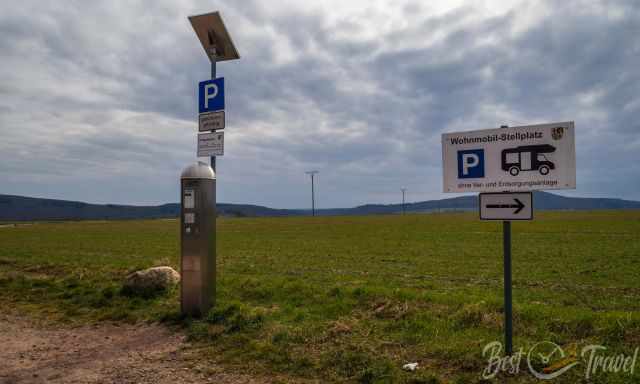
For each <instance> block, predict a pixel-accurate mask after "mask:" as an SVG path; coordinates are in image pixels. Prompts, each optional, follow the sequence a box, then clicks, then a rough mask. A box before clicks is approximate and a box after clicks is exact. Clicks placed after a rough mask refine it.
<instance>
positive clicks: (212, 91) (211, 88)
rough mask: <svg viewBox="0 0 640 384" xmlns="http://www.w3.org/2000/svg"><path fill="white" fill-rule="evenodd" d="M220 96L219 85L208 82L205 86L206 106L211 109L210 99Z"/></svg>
mask: <svg viewBox="0 0 640 384" xmlns="http://www.w3.org/2000/svg"><path fill="white" fill-rule="evenodd" d="M216 96H218V86H217V85H215V84H207V85H205V86H204V108H205V109H209V100H211V99H215V98H216Z"/></svg>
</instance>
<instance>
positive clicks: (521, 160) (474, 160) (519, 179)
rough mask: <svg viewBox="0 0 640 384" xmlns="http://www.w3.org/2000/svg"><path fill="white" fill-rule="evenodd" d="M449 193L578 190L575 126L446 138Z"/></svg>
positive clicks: (444, 158) (567, 124) (488, 131)
mask: <svg viewBox="0 0 640 384" xmlns="http://www.w3.org/2000/svg"><path fill="white" fill-rule="evenodd" d="M442 163H443V190H444V192H502V191H532V190H542V189H575V187H576V149H575V134H574V124H573V122H572V121H570V122H562V123H551V124H540V125H530V126H523V127H510V128H498V129H485V130H480V131H470V132H456V133H445V134H443V135H442Z"/></svg>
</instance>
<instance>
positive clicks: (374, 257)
mask: <svg viewBox="0 0 640 384" xmlns="http://www.w3.org/2000/svg"><path fill="white" fill-rule="evenodd" d="M178 225H179V224H178V222H177V221H170V220H153V221H120V222H69V223H53V224H47V223H36V224H33V225H27V226H17V227H14V228H12V227H5V228H0V304H1V305H2V306H3V307H4V306H7V307H9V308H12V309H13V310H25V311H30V312H31V313H33V314H34V315H39V316H43V317H46V318H49V319H53V320H62V321H65V322H71V323H74V322H77V323H85V322H99V321H105V320H116V321H141V320H150V321H156V320H162V321H165V322H168V323H171V324H175V323H178V324H179V325H180V326H184V327H185V328H186V330H187V332H188V335H189V336H190V338H191V339H192V340H194V341H195V342H196V344H198V345H199V346H200V347H202V348H203V350H204V351H206V353H207V354H208V355H209V356H210V357H211V358H212V359H214V358H215V360H217V361H218V362H221V363H223V364H228V365H230V366H235V365H242V366H248V367H250V370H251V371H257V372H263V373H264V372H267V373H268V372H275V373H278V374H284V375H288V376H289V377H292V378H296V377H297V378H303V379H304V378H322V379H323V381H345V380H346V381H348V382H412V383H437V382H443V383H448V382H451V383H476V382H480V375H481V373H482V370H483V369H484V368H485V366H486V358H484V357H483V356H482V348H483V347H484V346H485V345H486V344H487V343H489V342H491V341H496V340H498V341H501V340H502V306H503V301H502V229H501V224H500V223H495V222H480V221H479V220H478V219H477V217H476V215H474V214H434V215H407V216H370V217H316V218H260V219H224V218H223V219H220V220H219V221H218V304H217V306H216V308H215V309H214V310H213V311H212V312H211V313H209V314H208V316H206V317H205V318H203V319H199V320H194V319H181V318H180V316H179V313H178V307H179V304H178V296H177V292H170V293H169V294H168V295H165V296H161V297H157V298H154V299H139V298H138V299H137V298H129V297H125V296H123V295H121V294H120V287H121V282H122V279H123V277H124V276H125V275H126V274H127V273H128V272H130V271H133V270H136V269H139V268H145V267H149V266H154V265H165V264H168V265H171V266H173V267H175V268H177V266H178V257H179V248H178V247H179V232H178ZM512 227H513V282H514V291H513V294H514V314H515V319H514V325H515V346H516V348H519V347H523V348H528V347H530V346H532V345H534V344H535V343H537V342H540V341H545V340H549V341H553V342H555V343H557V344H559V345H562V346H567V347H569V346H572V345H574V344H577V345H578V346H579V347H581V346H584V345H586V344H592V343H597V344H603V345H606V346H607V347H608V348H609V349H610V351H615V352H624V353H627V354H632V353H633V351H634V349H635V348H636V347H640V301H639V300H638V298H639V297H640V263H639V261H640V212H638V211H626V212H614V211H600V212H548V213H539V214H538V215H537V217H536V220H535V221H532V222H516V223H514V224H513V225H512ZM415 361H417V362H419V363H420V369H419V370H418V371H417V372H413V373H407V372H404V371H402V370H401V366H402V364H404V363H407V362H415ZM522 368H523V369H522V370H521V373H520V374H519V375H517V376H515V377H512V378H510V380H509V382H536V380H534V379H533V377H532V376H531V375H530V374H529V373H528V372H527V369H526V366H523V367H522ZM581 377H583V369H574V370H572V371H570V372H569V373H567V374H565V375H563V376H561V377H560V379H558V380H556V381H555V382H567V383H572V382H576V381H579V380H581ZM633 380H635V381H633ZM591 382H602V383H605V382H606V383H608V382H611V383H628V382H640V367H638V368H637V369H636V375H635V376H634V377H629V376H625V375H622V374H607V375H599V376H597V377H596V378H595V379H592V380H591Z"/></svg>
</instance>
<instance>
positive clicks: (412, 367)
mask: <svg viewBox="0 0 640 384" xmlns="http://www.w3.org/2000/svg"><path fill="white" fill-rule="evenodd" d="M402 369H404V370H405V371H410V372H413V371H415V370H416V369H418V363H409V364H405V365H403V366H402Z"/></svg>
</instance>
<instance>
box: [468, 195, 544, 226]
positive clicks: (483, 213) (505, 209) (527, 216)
mask: <svg viewBox="0 0 640 384" xmlns="http://www.w3.org/2000/svg"><path fill="white" fill-rule="evenodd" d="M478 205H479V207H480V220H531V219H533V199H532V198H531V192H504V193H491V192H489V193H481V194H480V201H479V202H478Z"/></svg>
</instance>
